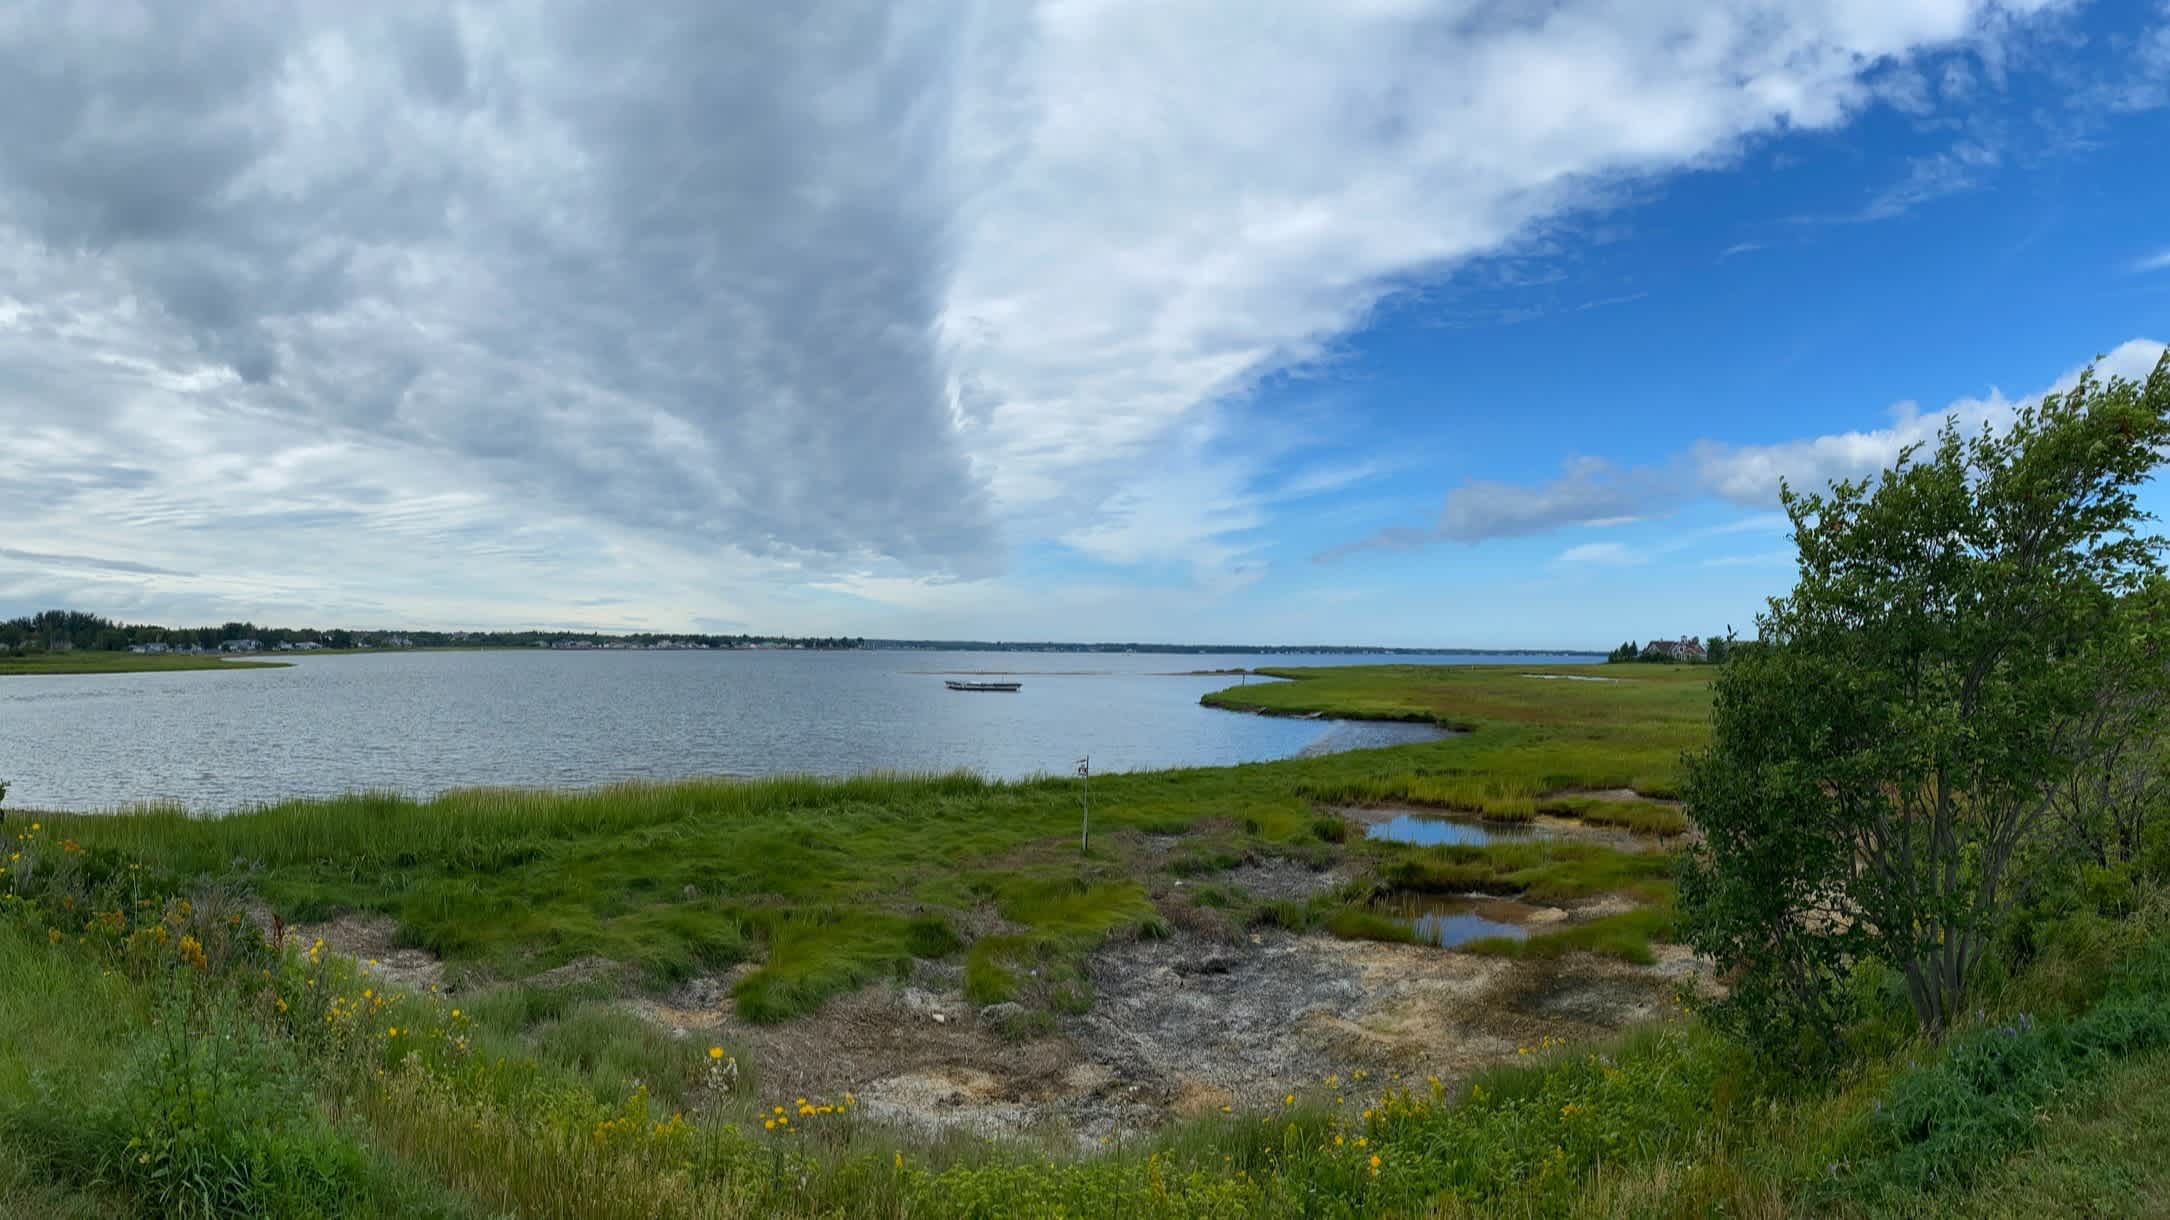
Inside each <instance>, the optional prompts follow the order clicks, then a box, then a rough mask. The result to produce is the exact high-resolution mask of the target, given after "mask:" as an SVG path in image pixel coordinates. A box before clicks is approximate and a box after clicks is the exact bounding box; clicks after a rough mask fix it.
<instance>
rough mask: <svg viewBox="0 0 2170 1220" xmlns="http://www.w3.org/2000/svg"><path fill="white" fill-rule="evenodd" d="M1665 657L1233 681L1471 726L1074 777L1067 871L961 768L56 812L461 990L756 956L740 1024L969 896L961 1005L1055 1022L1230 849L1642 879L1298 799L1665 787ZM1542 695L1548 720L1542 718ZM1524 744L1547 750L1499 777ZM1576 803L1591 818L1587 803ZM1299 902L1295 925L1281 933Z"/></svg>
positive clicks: (1026, 810)
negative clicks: (998, 1005)
mask: <svg viewBox="0 0 2170 1220" xmlns="http://www.w3.org/2000/svg"><path fill="white" fill-rule="evenodd" d="M1550 672H1555V673H1573V672H1576V671H1573V670H1563V671H1550ZM1683 672H1684V671H1668V670H1659V669H1655V668H1653V669H1651V670H1649V671H1647V672H1645V673H1638V674H1637V675H1635V678H1634V680H1632V681H1627V682H1619V683H1587V682H1568V681H1558V680H1553V681H1541V680H1538V679H1535V678H1532V677H1529V676H1526V674H1525V673H1524V672H1523V671H1520V670H1515V671H1513V672H1495V671H1493V670H1491V669H1490V667H1476V666H1471V667H1464V668H1462V669H1455V670H1449V671H1445V672H1444V673H1442V672H1441V671H1438V670H1430V669H1423V668H1418V667H1408V666H1388V667H1376V668H1371V667H1367V668H1360V669H1353V670H1333V671H1327V674H1328V677H1326V678H1321V679H1313V680H1307V681H1304V682H1301V683H1287V684H1274V685H1271V686H1252V687H1249V688H1247V690H1248V692H1250V693H1258V692H1262V691H1271V692H1273V693H1274V694H1276V695H1280V694H1282V693H1284V692H1288V691H1294V690H1298V689H1303V688H1308V687H1311V686H1313V685H1329V686H1340V687H1343V688H1346V689H1356V690H1361V691H1362V692H1363V698H1364V701H1365V706H1366V707H1369V708H1372V709H1384V710H1385V711H1387V712H1389V713H1392V714H1395V715H1400V716H1413V715H1423V716H1437V715H1446V714H1449V713H1448V711H1447V709H1449V708H1451V707H1453V706H1455V705H1457V704H1466V705H1467V706H1468V707H1470V708H1471V709H1472V713H1473V714H1472V716H1471V723H1472V724H1473V726H1474V731H1473V732H1471V733H1469V734H1468V735H1466V736H1461V737H1454V738H1449V739H1446V740H1442V741H1438V742H1431V743H1424V744H1420V745H1412V746H1403V747H1396V748H1394V749H1389V750H1380V751H1366V752H1362V753H1359V754H1351V755H1336V756H1328V757H1323V758H1310V759H1298V760H1290V761H1287V762H1279V763H1266V764H1257V765H1253V766H1245V767H1234V768H1225V769H1212V770H1188V771H1169V772H1155V773H1148V774H1139V775H1114V776H1107V777H1104V778H1098V779H1096V780H1095V782H1094V822H1095V827H1096V833H1095V836H1094V840H1093V847H1092V851H1091V854H1090V855H1088V856H1085V857H1083V858H1080V857H1079V855H1078V853H1077V848H1076V841H1075V838H1074V835H1075V833H1076V828H1077V804H1076V787H1075V782H1074V781H1072V780H1068V779H1048V780H1038V781H1028V782H1023V783H990V782H987V781H984V780H981V779H979V778H976V777H973V776H969V775H954V776H942V777H895V776H868V777H863V778H860V779H855V780H849V781H842V782H835V781H820V780H811V779H791V778H785V779H775V780H763V781H757V782H734V781H710V782H703V781H694V782H687V783H678V784H667V785H623V786H619V787H613V788H606V789H600V790H596V791H589V792H536V791H509V790H480V791H464V792H456V793H452V794H449V795H446V796H443V797H439V798H436V799H434V800H429V801H413V800H408V799H405V798H402V797H397V796H390V795H382V794H378V795H371V794H359V795H354V796H349V797H343V798H338V799H334V800H309V801H294V802H288V803H285V804H281V805H278V806H275V807H272V808H268V809H263V810H258V811H253V812H248V813H244V814H239V815H234V816H229V817H223V818H218V819H201V818H192V817H189V816H187V815H186V814H185V813H183V812H182V811H180V810H163V811H161V810H153V811H145V812H136V813H128V814H114V815H98V816H92V817H59V816H55V817H53V818H51V819H50V821H51V822H52V824H53V825H54V826H55V827H56V828H58V830H59V832H60V833H62V834H64V835H67V836H72V837H73V838H74V839H75V840H77V841H78V842H80V843H81V844H82V845H84V846H85V847H88V848H99V849H108V850H112V851H114V852H117V853H121V854H123V855H125V856H126V857H127V858H129V859H133V860H144V861H156V862H157V863H158V865H159V867H160V868H162V869H164V870H167V871H168V872H169V873H170V874H171V875H173V876H174V877H176V878H177V879H182V880H186V881H189V882H192V883H195V882H210V881H218V880H228V881H232V882H234V883H245V884H246V885H247V886H248V888H249V889H250V890H251V891H252V892H253V893H254V894H256V895H257V896H259V897H260V898H261V899H263V900H264V901H265V902H266V903H268V904H269V905H270V907H271V908H272V909H273V910H275V911H276V912H278V913H279V914H280V915H282V916H283V917H285V918H286V919H288V920H290V921H296V922H306V921H311V920H318V919H323V918H326V917H328V916H330V915H332V914H334V913H337V912H339V911H343V910H354V911H377V912H382V913H383V914H385V915H388V916H390V917H391V918H393V919H394V920H396V921H397V922H398V924H399V936H400V938H401V940H402V942H403V943H405V944H408V945H412V946H414V947H418V948H422V949H426V950H428V951H430V952H432V953H434V954H437V955H439V956H441V957H443V958H445V959H446V961H447V962H448V964H449V966H450V967H451V969H452V971H453V975H454V977H455V978H457V979H461V980H465V981H470V982H482V981H487V980H500V979H517V978H523V977H527V976H530V975H532V974H535V973H538V972H541V971H544V970H548V969H551V968H554V967H557V966H562V965H565V964H567V963H569V962H573V961H576V960H579V959H582V958H590V957H601V958H605V959H608V960H610V961H613V962H619V963H625V964H627V965H629V966H631V967H633V968H634V969H635V970H636V971H637V973H638V974H639V976H640V977H641V978H642V979H644V980H645V981H646V982H647V983H648V984H649V985H652V986H664V985H668V984H671V983H674V982H676V981H678V980H681V979H684V978H687V977H690V976H692V975H695V974H700V973H713V972H719V971H721V970H723V969H725V968H728V967H729V966H731V965H733V964H734V963H737V962H740V961H746V960H751V961H754V962H756V963H757V964H758V969H756V970H755V971H753V972H752V973H751V974H749V975H748V976H746V977H745V978H743V979H742V980H740V981H739V982H738V983H737V984H736V995H737V997H738V999H739V1001H740V1004H741V1011H742V1012H744V1013H745V1014H746V1015H748V1016H751V1017H753V1018H755V1019H757V1020H785V1019H788V1018H790V1017H792V1016H794V1015H797V1014H799V1013H804V1012H807V1011H810V1010H812V1009H814V1008H817V1007H819V1006H820V1005H821V1004H822V1003H823V1002H824V1001H826V1000H827V999H828V998H829V997H831V996H833V995H837V994H839V993H841V992H844V991H848V990H851V989H853V988H856V987H858V986H861V985H863V984H864V983H866V982H868V981H871V980H873V979H876V978H881V977H885V976H892V975H895V974H896V973H897V972H899V971H900V970H902V969H905V968H907V967H908V966H909V965H910V963H911V962H912V961H913V960H915V959H918V958H927V957H945V956H949V955H951V954H953V953H955V952H956V951H957V950H958V948H959V947H960V944H959V942H960V941H961V940H962V939H963V933H962V929H963V928H965V927H967V926H969V924H970V919H969V917H970V916H971V915H972V913H973V912H975V911H979V910H983V909H987V908H992V909H993V911H994V913H995V914H997V915H999V916H1000V918H1001V919H1002V920H1004V921H1005V922H1006V923H1008V924H1010V925H1014V926H1012V927H1009V928H1006V929H1005V930H1004V931H1003V932H1002V933H1000V934H998V935H995V936H990V937H983V938H980V939H979V940H977V941H975V942H974V943H972V944H971V945H970V946H965V947H964V948H965V953H964V959H965V960H964V964H965V967H966V971H967V980H968V983H969V985H970V988H971V994H972V995H973V996H974V997H975V998H979V999H983V1000H984V1001H985V1002H993V1001H994V1000H995V999H997V998H1000V999H1011V998H1019V999H1021V1000H1023V1001H1026V1002H1028V1003H1029V1004H1031V1005H1033V1006H1035V1007H1045V1008H1047V1009H1051V1010H1054V1011H1064V1010H1068V1009H1073V1008H1076V1007H1078V1006H1079V1005H1081V1004H1084V1003H1086V1002H1087V1001H1086V1000H1085V998H1084V997H1083V996H1082V994H1081V991H1082V987H1081V985H1080V983H1079V980H1080V979H1081V977H1082V976H1081V975H1080V974H1079V972H1078V968H1077V967H1078V963H1079V962H1080V961H1081V958H1082V955H1084V954H1085V953H1087V952H1089V951H1090V950H1091V949H1092V948H1093V947H1094V946H1096V945H1098V944H1100V943H1102V942H1104V941H1105V940H1106V939H1108V938H1109V937H1134V936H1151V935H1159V934H1161V933H1162V932H1163V931H1164V930H1165V928H1166V922H1167V915H1166V913H1165V912H1163V911H1162V910H1161V909H1160V905H1161V904H1160V899H1161V898H1162V897H1164V895H1165V891H1166V890H1167V889H1168V888H1169V886H1170V885H1171V884H1172V881H1173V879H1174V877H1176V876H1203V875H1206V874H1209V873H1211V872H1214V871H1218V870H1220V869H1225V868H1228V867H1232V866H1234V865H1235V864H1238V863H1240V862H1242V861H1243V860H1245V859H1247V858H1253V857H1261V856H1287V857H1291V858H1294V859H1298V860H1302V861H1304V862H1306V863H1311V864H1315V865H1317V866H1320V867H1323V866H1324V865H1326V864H1327V863H1329V862H1330V861H1331V860H1332V859H1333V858H1335V857H1337V856H1342V855H1354V856H1356V857H1358V858H1359V859H1362V860H1365V861H1374V860H1375V861H1377V864H1376V867H1377V868H1378V869H1379V870H1380V871H1381V872H1382V873H1383V874H1384V875H1386V876H1387V877H1388V878H1389V879H1390V880H1392V881H1394V882H1395V883H1397V884H1407V885H1408V886H1409V887H1410V888H1420V889H1421V888H1439V889H1446V888H1449V887H1451V886H1454V885H1462V886H1464V888H1487V889H1488V891H1489V892H1498V893H1526V894H1528V895H1529V896H1531V897H1533V898H1536V899H1539V900H1551V899H1554V898H1558V897H1564V896H1586V895H1590V894H1595V893H1601V892H1604V891H1606V890H1609V889H1617V888H1621V887H1622V886H1624V885H1629V884H1632V883H1635V882H1642V881H1649V880H1652V879H1654V878H1658V877H1661V876H1662V875H1663V871H1664V869H1665V867H1666V866H1665V864H1664V861H1663V859H1662V858H1661V857H1656V856H1639V855H1634V854H1630V853H1623V852H1616V851H1610V850H1607V849H1604V848H1601V847H1596V846H1593V845H1589V844H1572V843H1561V844H1556V845H1537V844H1509V845H1503V846H1501V847H1499V848H1496V849H1479V850H1474V851H1461V852H1445V853H1427V852H1426V851H1424V850H1422V849H1416V848H1407V847H1401V846H1397V845H1388V844H1378V843H1370V842H1365V841H1362V840H1356V841H1352V842H1344V841H1343V840H1344V839H1347V838H1348V832H1347V827H1346V824H1345V823H1343V822H1342V821H1341V820H1340V819H1339V818H1333V817H1322V816H1321V815H1320V813H1319V808H1318V807H1319V805H1321V804H1326V803H1333V802H1334V801H1336V800H1337V799H1347V798H1346V797H1345V796H1340V795H1338V794H1345V793H1349V792H1354V791H1372V790H1380V791H1384V790H1391V789H1395V788H1406V787H1408V786H1409V785H1410V783H1411V782H1412V781H1416V782H1429V781H1431V780H1433V779H1435V778H1439V777H1447V778H1451V777H1456V776H1461V777H1467V778H1469V779H1470V780H1471V781H1472V782H1480V783H1481V782H1485V781H1483V780H1482V778H1481V777H1482V775H1483V772H1484V771H1485V769H1486V768H1495V769H1505V770H1507V771H1508V777H1507V778H1504V779H1502V780H1500V781H1498V782H1501V783H1505V784H1512V785H1536V786H1537V788H1539V789H1540V790H1543V789H1544V788H1545V786H1546V784H1545V783H1541V782H1540V780H1545V777H1547V776H1548V775H1549V781H1547V782H1549V783H1550V784H1551V785H1552V786H1557V787H1596V786H1601V785H1604V784H1607V783H1610V782H1617V779H1616V777H1615V776H1614V775H1613V774H1612V772H1611V771H1609V770H1608V768H1611V767H1615V766H1616V765H1617V764H1616V763H1614V762H1612V761H1610V760H1612V759H1614V758H1617V757H1621V756H1625V757H1628V758H1630V759H1631V760H1632V761H1631V762H1630V764H1629V765H1630V766H1632V767H1634V768H1636V769H1637V771H1638V772H1643V773H1647V774H1648V775H1649V776H1651V777H1654V778H1648V779H1646V780H1645V783H1647V784H1649V785H1651V786H1653V787H1658V788H1661V789H1662V788H1664V787H1665V786H1666V785H1668V784H1670V783H1672V782H1673V780H1672V778H1671V777H1672V770H1671V765H1672V764H1668V763H1665V762H1662V761H1661V758H1660V751H1661V750H1663V749H1664V748H1666V747H1665V746H1664V745H1661V744H1660V743H1664V742H1669V741H1671V740H1673V738H1674V737H1675V736H1677V737H1678V738H1680V739H1681V740H1682V741H1692V740H1693V739H1694V738H1693V734H1694V732H1695V728H1694V720H1693V717H1692V713H1690V712H1688V711H1687V710H1685V709H1691V708H1695V707H1697V706H1699V705H1700V703H1701V701H1702V699H1703V697H1704V696H1703V692H1702V688H1701V685H1700V683H1691V682H1683V681H1681V678H1682V676H1683ZM1329 693H1332V692H1331V690H1329ZM1548 705H1549V706H1552V707H1554V708H1555V709H1556V710H1555V713H1554V714H1555V716H1556V718H1557V722H1556V723H1550V724H1548V723H1547V722H1546V711H1545V709H1546V707H1547V706H1548ZM1608 709H1609V710H1608ZM1518 747H1519V748H1520V749H1521V750H1527V751H1534V752H1536V753H1537V754H1538V755H1540V756H1541V758H1542V759H1543V760H1545V761H1543V762H1541V763H1540V764H1529V765H1525V764H1523V763H1522V762H1521V761H1520V760H1521V759H1522V754H1521V753H1520V752H1518ZM1674 752H1675V754H1677V752H1678V747H1674ZM1676 761H1677V759H1676ZM1538 766H1541V767H1542V768H1543V770H1536V769H1534V768H1535V767H1538ZM1517 767H1522V768H1523V769H1522V770H1519V771H1517V770H1515V768H1517ZM1327 794H1337V795H1327ZM1380 799H1385V798H1380ZM1600 804H1603V802H1598V803H1594V804H1592V805H1590V806H1588V808H1590V809H1591V810H1592V811H1593V812H1597V813H1599V814H1600V815H1602V814H1603V812H1604V811H1603V810H1602V809H1599V808H1598V805H1600ZM1552 807H1556V808H1558V809H1559V810H1560V811H1562V812H1566V813H1573V812H1574V810H1575V808H1577V807H1578V806H1577V805H1576V803H1575V802H1573V801H1571V800H1570V801H1566V802H1564V803H1560V804H1557V805H1556V806H1552ZM1654 811H1663V807H1654ZM1147 835H1180V836H1183V838H1182V844H1183V845H1182V847H1180V848H1179V849H1177V850H1175V851H1173V852H1172V853H1170V858H1165V859H1164V858H1161V857H1160V856H1159V855H1158V854H1157V853H1156V852H1155V851H1154V850H1152V849H1150V848H1149V847H1148V846H1147V844H1146V842H1145V836H1147ZM1248 914H1249V913H1248V912H1239V913H1238V917H1239V918H1245V917H1248ZM1323 917H1324V912H1323V911H1314V912H1311V913H1309V914H1307V915H1305V916H1304V920H1303V922H1301V923H1300V924H1299V925H1297V926H1302V927H1310V926H1315V925H1316V924H1317V923H1318V921H1319V920H1320V919H1322V918H1323ZM1035 970H1038V971H1039V973H1038V975H1037V976H1035V975H1034V974H1033V971H1035ZM1019 977H1023V978H1028V979H1035V980H1036V982H1035V986H1034V987H1033V988H1031V989H1028V991H1029V994H1024V995H1021V996H1020V995H1019V994H1018V992H1019V987H1018V984H1017V983H1016V981H1015V980H1016V979H1017V978H1019Z"/></svg>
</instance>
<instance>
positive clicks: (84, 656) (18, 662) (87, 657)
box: [0, 652, 288, 678]
mask: <svg viewBox="0 0 2170 1220" xmlns="http://www.w3.org/2000/svg"><path fill="white" fill-rule="evenodd" d="M285 668H288V665H287V663H286V662H285V661H271V660H249V661H238V660H236V661H229V660H226V659H225V658H223V657H198V656H174V655H172V654H167V655H163V656H151V655H149V654H145V653H133V652H51V653H47V652H33V653H25V654H24V655H22V656H19V657H11V656H6V655H0V678H4V677H9V676H27V675H31V674H134V673H164V672H170V671H175V670H191V669H197V670H201V669H285Z"/></svg>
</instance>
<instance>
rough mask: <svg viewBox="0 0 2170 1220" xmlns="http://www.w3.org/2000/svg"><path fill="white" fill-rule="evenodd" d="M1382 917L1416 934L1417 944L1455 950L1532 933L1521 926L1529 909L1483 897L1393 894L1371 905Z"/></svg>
mask: <svg viewBox="0 0 2170 1220" xmlns="http://www.w3.org/2000/svg"><path fill="white" fill-rule="evenodd" d="M1371 909H1372V911H1373V912H1374V913H1375V914H1378V915H1383V916H1385V917H1386V918H1388V919H1391V920H1393V921H1394V922H1396V923H1398V924H1401V925H1402V926H1403V927H1406V928H1408V929H1409V930H1410V931H1412V932H1415V933H1416V937H1417V939H1418V940H1420V941H1423V942H1424V943H1426V944H1431V945H1438V946H1439V947H1440V948H1442V949H1452V948H1454V947H1456V946H1457V945H1464V944H1468V943H1469V942H1470V941H1473V940H1482V939H1484V938H1485V937H1488V936H1506V937H1511V938H1512V939H1515V940H1523V939H1525V938H1527V937H1528V936H1529V930H1528V929H1527V928H1525V927H1523V926H1522V924H1521V923H1520V922H1518V919H1519V917H1521V916H1523V915H1525V914H1527V913H1528V910H1529V909H1528V908H1527V907H1525V906H1523V905H1522V904H1521V903H1518V902H1510V901H1507V900H1504V899H1499V898H1490V897H1485V896H1482V895H1468V896H1463V897H1441V896H1436V895H1429V894H1394V895H1392V896H1390V897H1386V898H1381V899H1378V900H1376V901H1374V902H1373V903H1372V904H1371Z"/></svg>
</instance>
